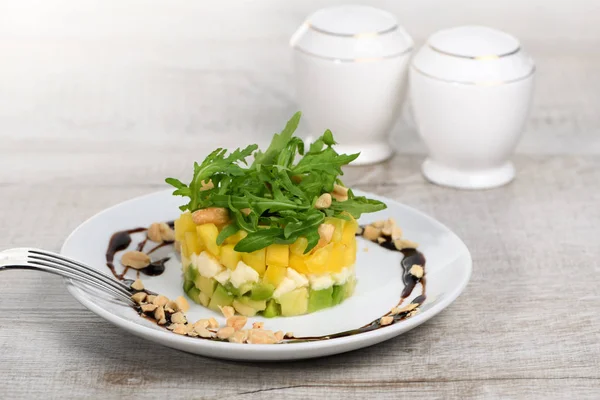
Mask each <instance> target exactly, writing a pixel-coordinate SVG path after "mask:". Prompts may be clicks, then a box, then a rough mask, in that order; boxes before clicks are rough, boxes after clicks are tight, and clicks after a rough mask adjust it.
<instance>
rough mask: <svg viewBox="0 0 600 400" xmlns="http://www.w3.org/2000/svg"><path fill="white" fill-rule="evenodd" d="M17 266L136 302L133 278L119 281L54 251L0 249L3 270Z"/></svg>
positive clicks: (1, 269)
mask: <svg viewBox="0 0 600 400" xmlns="http://www.w3.org/2000/svg"><path fill="white" fill-rule="evenodd" d="M13 269H27V270H35V271H44V272H49V273H51V274H55V275H60V276H63V277H65V278H70V279H73V280H75V281H77V282H81V283H83V284H85V285H88V286H91V287H94V288H96V289H99V290H101V291H103V292H105V293H107V294H110V295H112V296H114V297H115V298H117V299H119V300H121V301H123V302H125V303H127V304H129V305H132V304H135V303H134V302H133V300H131V295H132V294H133V293H134V291H133V290H132V289H131V283H133V281H131V280H125V281H123V282H121V281H118V280H116V279H113V278H111V277H110V276H108V275H106V274H103V273H101V272H99V271H97V270H95V269H93V268H91V267H89V266H87V265H85V264H82V263H81V262H79V261H77V260H73V259H71V258H68V257H65V256H62V255H60V254H56V253H52V252H50V251H46V250H40V249H33V248H17V249H8V250H4V251H2V252H0V271H4V270H13Z"/></svg>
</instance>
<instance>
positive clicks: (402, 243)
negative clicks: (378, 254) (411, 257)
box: [394, 239, 419, 250]
mask: <svg viewBox="0 0 600 400" xmlns="http://www.w3.org/2000/svg"><path fill="white" fill-rule="evenodd" d="M394 246H396V249H397V250H404V249H416V248H417V247H419V244H418V243H415V242H413V241H410V240H407V239H396V240H394Z"/></svg>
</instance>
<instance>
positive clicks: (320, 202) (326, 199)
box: [315, 193, 331, 210]
mask: <svg viewBox="0 0 600 400" xmlns="http://www.w3.org/2000/svg"><path fill="white" fill-rule="evenodd" d="M329 206H331V195H330V194H329V193H323V194H322V195H321V196H319V198H318V199H317V202H316V203H315V208H316V209H318V210H322V209H325V208H329Z"/></svg>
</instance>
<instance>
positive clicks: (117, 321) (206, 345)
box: [60, 189, 473, 360]
mask: <svg viewBox="0 0 600 400" xmlns="http://www.w3.org/2000/svg"><path fill="white" fill-rule="evenodd" d="M354 191H355V192H356V193H357V194H360V195H374V196H377V197H379V198H381V199H384V201H386V202H391V203H394V204H395V205H397V206H400V207H401V208H404V209H408V210H410V211H411V212H413V213H415V214H418V215H419V216H420V217H422V218H425V219H427V220H430V221H432V222H433V223H435V224H438V225H439V226H441V227H443V228H444V229H445V230H446V231H447V232H449V233H450V234H451V235H452V236H454V237H455V239H457V240H458V241H459V242H460V244H461V245H462V246H463V247H464V250H465V253H466V256H467V259H466V260H465V262H466V276H465V278H464V279H463V280H461V281H460V284H459V285H457V286H456V287H455V288H454V289H453V290H451V291H449V292H447V296H446V297H444V299H443V300H442V301H439V302H436V303H434V304H433V305H432V306H431V307H430V308H429V309H427V310H426V311H425V312H423V313H419V314H417V315H415V316H413V317H411V318H408V319H405V320H403V321H401V323H398V324H392V325H389V326H386V327H383V328H381V329H376V330H373V331H369V332H362V333H357V334H354V335H351V336H347V337H341V338H333V339H327V340H319V341H314V342H300V343H284V344H276V345H264V344H250V343H244V344H243V345H240V344H239V343H229V342H218V341H211V340H198V339H197V338H192V337H187V336H181V335H174V334H173V333H172V332H169V331H166V330H158V329H154V328H150V327H147V326H144V325H142V324H137V323H135V322H133V321H130V320H127V319H125V318H123V317H121V316H119V315H117V314H113V313H111V312H109V311H107V310H105V309H104V308H103V307H100V306H99V305H97V304H96V303H94V302H93V301H92V299H91V298H89V297H87V296H86V295H85V293H84V292H83V291H82V290H81V289H79V288H78V287H77V286H76V285H75V284H74V283H73V282H72V280H71V279H68V278H66V279H65V284H66V287H67V290H68V291H69V293H70V294H71V295H72V296H73V297H74V298H75V300H77V301H78V302H79V303H80V304H81V305H83V306H84V307H85V308H87V309H88V310H90V311H92V312H93V313H94V314H96V315H98V316H99V317H101V318H103V319H105V320H106V321H108V322H110V323H112V324H113V325H115V326H117V327H119V328H121V329H124V330H126V331H128V332H130V333H132V334H134V335H136V336H138V337H142V338H144V339H147V340H151V341H154V342H156V343H158V344H161V345H163V346H167V347H172V348H178V349H180V350H184V351H188V352H189V351H190V350H186V349H184V347H185V348H188V347H189V346H191V347H192V348H195V349H198V350H199V352H198V353H196V354H201V353H200V351H202V350H207V352H211V353H214V352H219V351H227V350H229V351H232V352H238V351H239V350H242V352H241V353H243V354H245V355H246V356H245V357H236V356H233V357H227V356H223V357H220V358H229V359H253V360H257V358H255V357H257V356H262V357H260V358H262V359H264V360H273V358H272V356H273V355H276V354H279V355H282V353H288V352H299V353H301V352H303V351H308V350H310V351H315V350H320V349H321V350H325V349H328V348H331V347H345V346H347V345H354V346H353V347H352V349H347V350H342V351H339V352H338V351H333V352H331V353H330V354H337V353H341V352H345V351H351V350H356V349H360V348H363V347H367V346H370V345H372V344H376V343H379V342H382V341H385V340H387V339H391V338H393V337H396V336H398V335H400V334H402V333H403V332H406V331H409V330H411V329H413V328H415V327H417V326H419V325H421V324H422V323H424V322H426V321H428V320H429V319H431V318H433V317H435V316H436V315H437V314H439V313H440V312H441V311H443V310H444V309H446V308H447V307H448V306H449V305H450V304H452V303H453V302H454V301H455V300H456V299H457V298H458V297H459V296H460V295H461V294H462V293H463V291H464V290H465V288H466V287H467V285H468V283H469V282H470V280H471V275H472V272H473V259H472V256H471V252H470V251H469V249H468V247H467V245H466V244H465V243H464V242H463V240H462V239H461V238H460V237H459V236H458V235H456V233H454V231H453V230H451V229H450V228H448V227H447V226H446V225H445V224H443V223H442V222H440V221H438V220H437V219H435V218H433V217H431V216H429V215H427V214H425V213H424V212H422V211H420V210H417V209H415V208H413V207H411V206H408V205H406V204H403V203H401V202H399V201H397V200H394V199H390V198H388V197H386V196H381V195H378V194H375V193H369V192H366V191H362V190H358V189H356V190H354ZM167 192H168V193H171V192H172V190H171V189H164V190H159V191H155V192H151V193H146V194H144V195H141V196H136V197H133V198H131V199H128V200H125V201H121V202H119V203H116V204H114V205H112V206H110V207H107V208H105V209H103V210H101V211H99V212H97V213H95V214H94V215H92V216H90V217H89V218H87V219H86V220H84V221H83V222H81V223H80V224H79V225H78V226H77V227H76V228H75V229H74V230H73V231H72V232H71V233H70V234H69V235H68V236H67V238H66V239H65V240H64V242H63V244H62V246H61V248H60V254H63V255H67V254H65V252H66V249H67V248H68V245H69V242H70V241H71V240H72V238H73V237H74V236H76V235H77V234H78V233H79V231H80V230H81V229H82V227H83V226H85V225H86V224H87V223H88V222H90V221H91V220H93V219H96V218H99V217H101V216H103V215H104V214H106V213H109V212H111V211H112V210H114V209H116V208H118V207H121V206H122V205H124V204H127V203H131V202H136V201H139V200H142V199H144V198H147V197H153V196H159V195H160V194H163V193H167ZM377 339H380V340H377ZM172 344H177V345H178V346H172ZM240 355H242V354H240ZM264 356H267V357H264ZM269 356H270V357H269ZM319 356H320V355H312V356H311V355H308V354H307V355H306V356H302V355H301V356H300V357H297V356H296V357H284V358H289V359H302V358H313V357H319ZM248 357H250V358H248Z"/></svg>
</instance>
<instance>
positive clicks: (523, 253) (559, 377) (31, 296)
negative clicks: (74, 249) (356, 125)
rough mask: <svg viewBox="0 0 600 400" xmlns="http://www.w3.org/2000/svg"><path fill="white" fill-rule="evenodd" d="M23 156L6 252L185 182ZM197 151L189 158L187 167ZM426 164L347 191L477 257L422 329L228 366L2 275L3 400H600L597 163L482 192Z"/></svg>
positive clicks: (177, 167)
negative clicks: (375, 200) (406, 215)
mask: <svg viewBox="0 0 600 400" xmlns="http://www.w3.org/2000/svg"><path fill="white" fill-rule="evenodd" d="M17 142H18V141H13V142H12V146H16V147H13V148H12V150H6V149H4V150H0V154H2V157H1V158H0V190H1V192H2V197H1V198H0V221H2V224H0V248H6V247H14V246H24V245H35V246H40V247H45V248H48V249H52V250H57V249H58V248H59V247H60V244H61V242H62V240H63V239H64V238H65V237H66V235H67V234H68V233H69V232H70V231H71V230H72V229H73V228H74V227H75V226H76V225H77V224H78V223H80V222H81V221H82V220H84V219H85V218H87V217H89V216H90V215H91V214H93V213H95V212H97V211H99V210H101V209H103V208H105V207H107V206H109V205H111V204H114V203H116V202H119V201H122V200H125V199H128V198H130V197H133V196H136V195H140V194H144V193H149V192H152V191H154V190H158V189H160V188H163V187H164V186H163V185H162V184H161V180H162V178H164V176H167V175H169V174H175V175H179V174H182V173H185V172H187V169H188V168H189V161H188V160H185V161H182V160H181V159H180V154H179V153H177V152H175V151H173V152H166V153H163V152H162V149H161V148H160V147H154V146H151V145H142V149H143V151H133V150H132V149H133V148H134V147H129V149H128V148H113V147H111V146H108V145H104V146H102V145H101V146H99V147H98V148H95V149H94V150H92V149H90V148H85V147H84V146H83V145H82V144H81V143H79V144H78V142H77V141H75V142H74V143H73V144H72V145H71V146H72V147H71V148H67V150H64V151H61V148H60V146H58V147H56V148H54V149H53V151H50V152H44V151H43V149H42V147H43V146H42V145H41V144H38V145H33V147H32V148H24V147H19V146H20V145H18V144H17V145H15V143H17ZM15 148H17V149H20V152H14V149H15ZM9 149H10V146H9ZM77 150H78V151H77ZM193 153H194V152H193V150H190V149H188V150H185V151H184V154H185V156H184V157H190V158H191V157H193ZM124 155H127V157H125V158H120V157H121V156H124ZM159 156H160V157H159ZM154 157H159V158H154ZM115 159H118V160H122V162H118V163H117V162H115V161H114V160H115ZM148 160H158V161H157V162H150V163H149V162H148ZM421 160H422V157H421V156H399V157H396V158H394V159H392V160H391V161H389V162H387V163H385V164H382V165H378V166H372V167H360V168H349V169H347V172H346V181H347V182H348V183H350V184H352V186H354V187H358V188H361V189H364V190H369V191H372V192H376V193H380V194H384V195H387V196H390V197H392V198H395V199H398V200H400V201H402V202H404V203H406V204H409V205H412V206H415V207H418V208H419V209H421V210H423V211H425V212H427V213H429V214H431V215H432V216H434V217H436V218H438V219H439V220H440V221H442V222H443V223H445V224H447V225H448V226H449V227H451V228H452V229H453V230H455V231H456V232H457V233H458V234H459V236H461V237H462V238H463V239H464V241H465V242H466V243H467V245H468V246H469V248H470V250H471V252H472V254H473V259H474V273H473V277H472V281H471V283H470V284H469V286H468V287H467V290H466V292H465V293H464V295H463V296H461V297H460V298H459V299H458V300H457V301H456V303H455V304H453V305H452V306H451V307H449V308H448V310H446V311H445V312H444V313H442V314H440V315H439V316H437V317H436V318H434V319H433V320H431V321H429V322H428V323H426V324H425V325H423V326H422V327H420V328H418V329H415V330H413V331H411V332H408V333H407V334H405V335H402V336H400V337H398V338H396V339H393V340H390V341H388V342H385V343H382V344H380V345H377V346H374V347H371V348H368V349H364V350H359V351H355V352H352V353H347V354H343V355H339V356H335V357H329V358H325V359H317V360H310V361H303V362H293V363H283V364H269V363H264V364H252V363H232V362H224V361H219V360H212V359H206V358H202V357H197V356H194V355H189V354H185V353H181V352H177V351H174V350H170V349H167V348H163V347H160V346H157V345H155V344H153V343H150V342H148V341H145V340H142V339H138V338H135V337H132V336H129V335H128V334H126V333H124V332H123V331H121V330H120V329H118V328H116V327H113V326H111V325H109V324H107V323H105V322H104V321H103V320H101V319H100V318H98V317H96V316H95V315H94V314H92V313H90V312H88V311H87V310H85V309H84V308H83V307H82V306H80V305H79V304H78V303H77V302H76V301H75V300H74V299H73V298H71V297H70V296H69V294H68V293H67V292H66V290H65V288H64V286H63V284H62V281H61V280H60V279H59V278H56V277H52V276H46V275H40V274H35V273H31V272H14V271H13V272H2V273H1V274H0V293H1V296H2V300H1V301H0V354H1V362H0V375H2V376H3V379H2V380H0V393H2V395H3V397H6V398H35V397H40V396H42V395H44V396H46V397H50V398H69V397H72V398H75V397H83V396H91V397H100V396H102V397H107V398H111V397H112V398H117V397H121V396H127V395H136V396H139V397H144V398H164V397H166V396H172V397H176V398H192V397H193V398H222V397H228V398H236V399H237V398H239V399H249V398H258V399H261V398H268V397H270V398H273V396H274V397H275V398H281V399H304V398H312V397H317V396H319V397H325V398H340V397H344V398H349V399H355V398H356V399H359V398H360V399H364V398H365V397H367V398H370V397H373V398H375V397H376V398H383V399H392V398H394V399H395V398H401V397H409V396H410V397H411V398H465V397H472V398H565V397H573V398H578V399H579V398H582V399H584V398H590V399H592V398H597V396H598V393H600V361H599V360H600V357H599V356H600V342H599V340H598V339H599V332H600V321H599V319H598V317H597V313H596V310H597V309H599V308H600V289H599V288H600V274H599V273H598V272H599V264H598V262H597V260H598V258H599V257H600V247H598V245H597V243H596V241H597V237H598V226H600V208H599V207H598V204H599V201H600V191H598V190H597V182H598V181H599V180H600V156H575V155H572V156H525V155H520V156H518V157H517V158H516V163H517V167H518V170H519V177H518V179H517V180H516V181H515V182H513V183H512V184H510V185H508V186H506V187H504V188H500V189H497V190H490V191H477V192H469V191H456V190H451V189H444V188H440V187H437V186H433V185H430V184H427V183H425V182H424V180H423V178H422V177H421V176H420V174H419V162H420V161H421ZM30 163H31V164H30ZM11 166H12V168H11V169H7V168H8V167H11ZM15 166H16V167H18V168H15ZM74 166H76V167H74ZM42 171H43V172H42ZM123 171H125V172H123Z"/></svg>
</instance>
